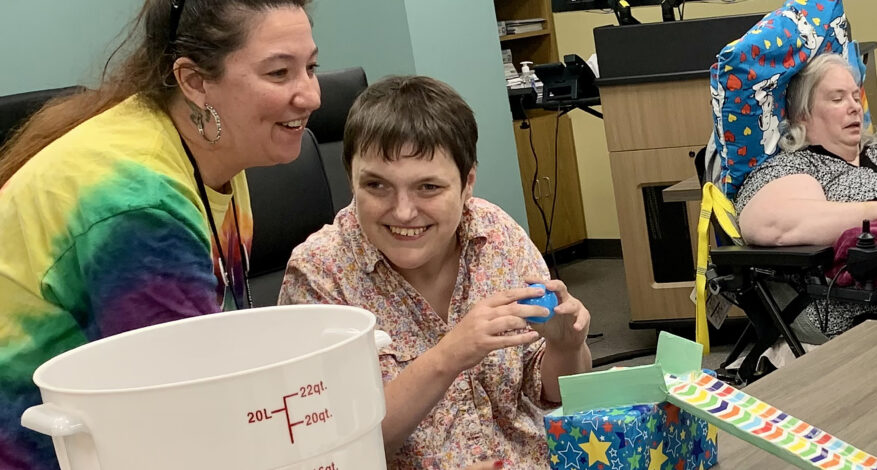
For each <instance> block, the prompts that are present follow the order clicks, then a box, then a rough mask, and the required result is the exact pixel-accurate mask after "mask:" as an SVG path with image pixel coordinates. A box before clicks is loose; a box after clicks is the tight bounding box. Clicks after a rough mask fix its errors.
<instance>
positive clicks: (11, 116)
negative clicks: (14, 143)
mask: <svg viewBox="0 0 877 470" xmlns="http://www.w3.org/2000/svg"><path fill="white" fill-rule="evenodd" d="M82 90H83V88H82V87H79V86H71V87H64V88H53V89H49V90H37V91H31V92H27V93H18V94H15V95H7V96H0V145H3V144H4V143H5V142H6V140H7V139H9V138H10V137H11V136H12V133H13V132H15V130H16V129H17V128H18V127H19V126H20V125H21V124H23V123H24V121H25V120H26V119H27V118H28V117H30V115H31V114H33V113H35V112H36V111H37V110H38V109H40V108H41V107H42V106H43V105H44V104H46V102H48V101H49V100H50V99H52V98H55V97H58V96H63V95H66V94H71V93H75V92H78V91H82Z"/></svg>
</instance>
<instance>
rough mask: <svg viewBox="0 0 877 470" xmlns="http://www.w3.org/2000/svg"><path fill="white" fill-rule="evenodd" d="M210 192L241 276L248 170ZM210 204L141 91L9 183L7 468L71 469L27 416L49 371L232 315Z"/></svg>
mask: <svg viewBox="0 0 877 470" xmlns="http://www.w3.org/2000/svg"><path fill="white" fill-rule="evenodd" d="M207 193H208V201H209V205H210V210H212V212H213V216H214V220H215V221H216V223H217V224H218V225H220V226H219V227H218V231H219V237H220V239H221V240H220V243H221V244H222V248H221V249H222V250H223V251H224V253H225V254H226V258H227V259H229V260H230V264H231V267H230V268H231V269H230V271H232V272H234V273H235V274H236V276H237V277H238V278H240V276H241V275H242V262H241V254H240V252H239V250H238V249H237V247H238V246H239V244H238V238H237V237H238V234H239V233H240V237H241V241H242V242H243V244H244V246H246V247H249V246H250V240H251V239H252V215H251V213H250V202H249V193H248V190H247V185H246V179H245V177H244V174H243V173H240V174H238V175H237V176H235V177H234V178H233V179H232V181H231V192H228V193H219V192H217V191H213V190H212V189H210V188H207ZM232 194H233V195H234V198H235V203H236V206H237V209H238V222H240V231H238V230H237V229H236V228H235V223H234V217H233V216H232V213H231V212H232V211H231V204H230V202H231V198H232ZM206 210H208V209H207V208H205V207H204V204H203V203H202V202H201V199H200V198H199V196H198V190H197V189H196V184H195V178H194V171H193V168H192V166H191V164H190V163H189V160H188V158H187V157H186V154H185V153H184V151H183V147H182V145H181V142H180V136H179V134H178V133H177V131H176V128H175V127H174V125H173V123H172V122H171V120H170V118H169V117H168V116H167V115H165V114H164V113H160V112H155V111H152V110H150V109H148V108H146V107H145V106H143V105H142V104H141V103H140V102H139V100H138V99H137V98H136V97H132V98H130V99H128V100H126V101H124V102H122V103H120V104H118V105H116V106H115V107H113V108H111V109H109V110H107V111H106V112H104V113H102V114H100V115H98V116H95V117H93V118H91V119H89V120H87V121H86V122H84V123H83V124H81V125H79V126H78V127H76V128H75V129H73V130H72V131H70V132H68V133H67V134H66V135H64V136H63V137H61V138H60V139H58V140H56V141H54V142H52V143H51V144H50V145H48V146H47V147H46V148H44V149H43V150H42V151H40V152H39V153H38V154H37V155H35V156H34V157H33V158H32V159H31V160H30V161H29V162H28V163H27V164H26V165H25V166H24V167H22V169H21V170H19V171H18V172H17V173H16V174H15V175H13V177H12V178H11V179H10V180H9V181H8V182H7V184H6V185H4V186H3V188H2V189H0V227H2V229H0V234H2V235H0V469H3V470H17V469H28V470H43V469H57V468H58V461H57V459H56V457H55V453H54V449H53V446H52V440H51V438H49V437H47V436H44V435H42V434H38V433H37V432H35V431H31V430H29V429H25V428H23V427H22V426H21V424H20V420H21V414H22V412H23V411H24V410H25V409H26V408H27V407H29V406H32V405H36V404H38V403H40V402H41V400H40V394H39V390H38V389H37V388H36V386H35V385H34V384H33V381H32V379H31V376H32V375H33V372H34V370H35V369H36V368H37V366H39V365H40V364H42V363H43V362H45V361H47V360H48V359H50V358H51V357H53V356H55V355H57V354H60V353H62V352H64V351H67V350H69V349H72V348H75V347H77V346H80V345H82V344H85V343H86V342H88V341H93V340H96V339H99V338H103V337H106V336H110V335H113V334H116V333H120V332H123V331H127V330H130V329H133V328H138V327H142V326H147V325H153V324H156V323H161V322H165V321H169V320H175V319H180V318H185V317H191V316H196V315H202V314H205V313H213V312H216V311H219V309H220V299H221V298H222V294H223V293H224V289H223V288H222V286H221V284H220V283H219V281H218V279H217V277H216V261H215V258H216V256H217V255H218V252H217V249H218V247H216V246H214V244H213V243H212V242H211V239H212V237H211V235H210V229H209V228H208V224H207V212H206ZM211 251H212V252H213V256H211ZM237 287H240V289H238V292H236V295H237V296H242V295H243V292H242V283H238V286H237Z"/></svg>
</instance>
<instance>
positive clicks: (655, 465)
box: [649, 442, 667, 470]
mask: <svg viewBox="0 0 877 470" xmlns="http://www.w3.org/2000/svg"><path fill="white" fill-rule="evenodd" d="M649 457H650V459H649V470H661V465H663V464H664V462H666V461H667V456H666V455H665V454H664V443H663V442H662V443H660V444H658V448H657V449H649Z"/></svg>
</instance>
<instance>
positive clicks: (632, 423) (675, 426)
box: [545, 402, 718, 470]
mask: <svg viewBox="0 0 877 470" xmlns="http://www.w3.org/2000/svg"><path fill="white" fill-rule="evenodd" d="M561 413H562V412H561V410H557V411H555V412H554V413H551V414H549V415H547V416H545V431H546V433H547V434H546V439H547V440H548V456H549V459H550V460H549V464H550V467H551V469H552V470H569V469H581V470H585V469H587V470H592V469H596V470H608V469H612V470H616V469H634V470H635V469H643V470H701V469H706V468H710V467H712V466H713V465H715V464H716V459H717V453H718V449H717V439H716V433H717V428H716V427H715V426H713V425H711V424H708V423H707V422H706V421H704V420H702V419H700V418H697V417H695V416H694V415H692V414H691V413H689V412H687V411H685V410H681V409H680V408H679V407H677V406H676V405H673V404H670V403H668V402H661V403H652V404H645V405H630V406H619V407H614V408H608V409H599V410H589V411H582V412H579V413H575V414H571V415H563V414H561Z"/></svg>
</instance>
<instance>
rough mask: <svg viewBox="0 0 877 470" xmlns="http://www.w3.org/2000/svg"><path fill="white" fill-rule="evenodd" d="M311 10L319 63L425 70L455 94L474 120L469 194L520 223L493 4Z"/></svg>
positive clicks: (457, 1) (372, 72)
mask: <svg viewBox="0 0 877 470" xmlns="http://www.w3.org/2000/svg"><path fill="white" fill-rule="evenodd" d="M312 12H313V18H314V35H315V37H316V40H317V45H318V46H319V47H320V58H319V62H320V64H321V67H322V68H323V69H326V70H330V69H336V68H342V67H351V66H356V65H361V66H363V67H364V68H365V70H366V74H367V76H368V79H369V81H370V82H374V81H376V80H377V79H379V78H381V77H383V76H385V75H390V74H421V75H430V76H432V77H435V78H438V79H440V80H443V81H445V82H447V83H449V84H450V85H451V86H453V87H454V88H455V89H456V90H457V91H458V92H459V93H460V95H462V96H463V98H464V99H465V100H466V101H467V102H468V103H469V105H470V106H471V107H472V109H473V110H474V111H475V117H476V119H477V120H478V131H479V138H478V159H479V165H478V181H477V183H476V185H475V194H476V195H477V196H480V197H484V198H485V199H488V200H490V201H491V202H493V203H495V204H497V205H499V206H500V207H502V208H503V209H504V210H505V211H506V212H508V213H509V214H510V215H511V216H512V217H514V218H515V220H516V221H518V223H520V224H521V225H522V226H524V227H525V228H526V227H527V216H526V212H525V210H524V196H523V193H522V192H521V186H520V171H519V169H518V164H517V152H516V149H515V141H514V134H513V133H512V116H511V111H509V106H508V97H507V95H506V92H505V86H504V84H505V80H504V78H503V74H502V60H501V58H500V46H499V38H498V36H497V34H496V27H495V25H496V14H495V12H494V10H493V3H491V2H483V1H478V2H473V1H471V0H442V1H439V2H424V1H422V0H385V1H381V2H362V1H361V0H335V1H328V0H316V1H315V2H314V3H313V8H312Z"/></svg>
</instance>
